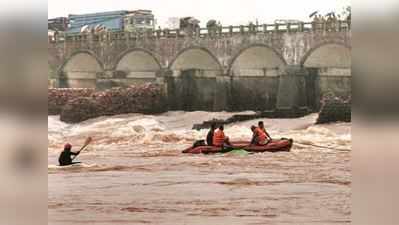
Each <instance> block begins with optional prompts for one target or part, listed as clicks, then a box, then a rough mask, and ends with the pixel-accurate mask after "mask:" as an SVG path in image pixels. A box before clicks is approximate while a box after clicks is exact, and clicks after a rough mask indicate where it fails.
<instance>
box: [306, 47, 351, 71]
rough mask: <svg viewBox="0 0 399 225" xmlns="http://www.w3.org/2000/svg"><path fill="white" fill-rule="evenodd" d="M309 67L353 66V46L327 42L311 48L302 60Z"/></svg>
mask: <svg viewBox="0 0 399 225" xmlns="http://www.w3.org/2000/svg"><path fill="white" fill-rule="evenodd" d="M300 64H301V66H303V67H308V68H326V67H335V68H348V67H351V47H350V46H348V45H346V44H344V43H341V42H325V43H321V44H318V45H316V46H314V47H313V48H311V49H310V50H309V51H308V52H307V53H306V54H305V55H304V56H303V57H302V60H301V62H300Z"/></svg>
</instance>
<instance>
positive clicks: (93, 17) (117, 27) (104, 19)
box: [66, 10, 129, 34]
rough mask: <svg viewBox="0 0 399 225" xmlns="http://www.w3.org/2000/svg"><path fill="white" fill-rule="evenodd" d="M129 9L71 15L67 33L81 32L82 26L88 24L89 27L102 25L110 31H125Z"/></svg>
mask: <svg viewBox="0 0 399 225" xmlns="http://www.w3.org/2000/svg"><path fill="white" fill-rule="evenodd" d="M128 13H129V11H126V10H121V11H111V12H101V13H90V14H81V15H69V16H68V19H69V27H68V30H67V31H66V33H67V34H76V33H80V32H81V29H82V27H84V26H86V25H87V26H88V28H89V29H92V28H95V27H96V26H97V25H102V26H104V27H105V28H107V30H108V31H123V19H124V16H125V15H127V14H128Z"/></svg>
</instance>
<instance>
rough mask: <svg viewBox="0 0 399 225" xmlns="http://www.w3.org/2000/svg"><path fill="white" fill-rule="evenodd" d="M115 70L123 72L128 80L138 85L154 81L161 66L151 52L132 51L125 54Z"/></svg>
mask: <svg viewBox="0 0 399 225" xmlns="http://www.w3.org/2000/svg"><path fill="white" fill-rule="evenodd" d="M115 69H116V71H118V72H119V73H120V72H122V73H123V77H124V78H126V79H127V80H130V81H131V82H132V83H137V82H148V81H154V80H155V79H156V74H157V72H158V71H159V70H160V69H161V65H160V64H159V62H158V61H157V59H156V58H155V57H154V56H153V55H152V54H151V53H150V52H147V51H144V50H132V51H129V52H128V53H126V54H123V56H122V57H121V58H120V60H119V61H118V63H117V64H116V67H115Z"/></svg>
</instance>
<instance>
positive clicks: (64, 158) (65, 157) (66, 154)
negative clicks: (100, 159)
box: [58, 143, 80, 166]
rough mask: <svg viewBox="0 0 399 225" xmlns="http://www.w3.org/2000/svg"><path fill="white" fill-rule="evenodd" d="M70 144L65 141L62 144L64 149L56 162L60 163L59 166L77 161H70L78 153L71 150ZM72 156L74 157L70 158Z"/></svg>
mask: <svg viewBox="0 0 399 225" xmlns="http://www.w3.org/2000/svg"><path fill="white" fill-rule="evenodd" d="M71 149H72V145H71V144H69V143H66V144H65V145H64V151H62V152H61V154H60V157H59V158H58V162H59V163H60V166H68V165H72V164H77V163H79V162H72V161H73V159H74V158H75V157H76V156H78V155H79V153H80V151H78V152H72V151H71ZM72 156H74V158H72Z"/></svg>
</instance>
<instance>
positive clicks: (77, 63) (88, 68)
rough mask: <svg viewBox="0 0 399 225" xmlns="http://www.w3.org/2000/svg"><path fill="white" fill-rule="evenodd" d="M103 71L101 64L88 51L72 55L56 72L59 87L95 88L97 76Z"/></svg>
mask: <svg viewBox="0 0 399 225" xmlns="http://www.w3.org/2000/svg"><path fill="white" fill-rule="evenodd" d="M103 71H104V66H103V64H102V62H101V61H100V60H99V59H98V58H97V56H96V55H95V54H94V53H93V52H91V51H88V50H82V51H77V52H74V53H72V54H71V55H70V56H69V57H68V58H67V59H66V60H65V61H64V63H63V64H62V65H61V67H60V69H59V70H58V78H59V86H60V87H70V88H95V87H96V79H97V74H98V73H102V72H103Z"/></svg>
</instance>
